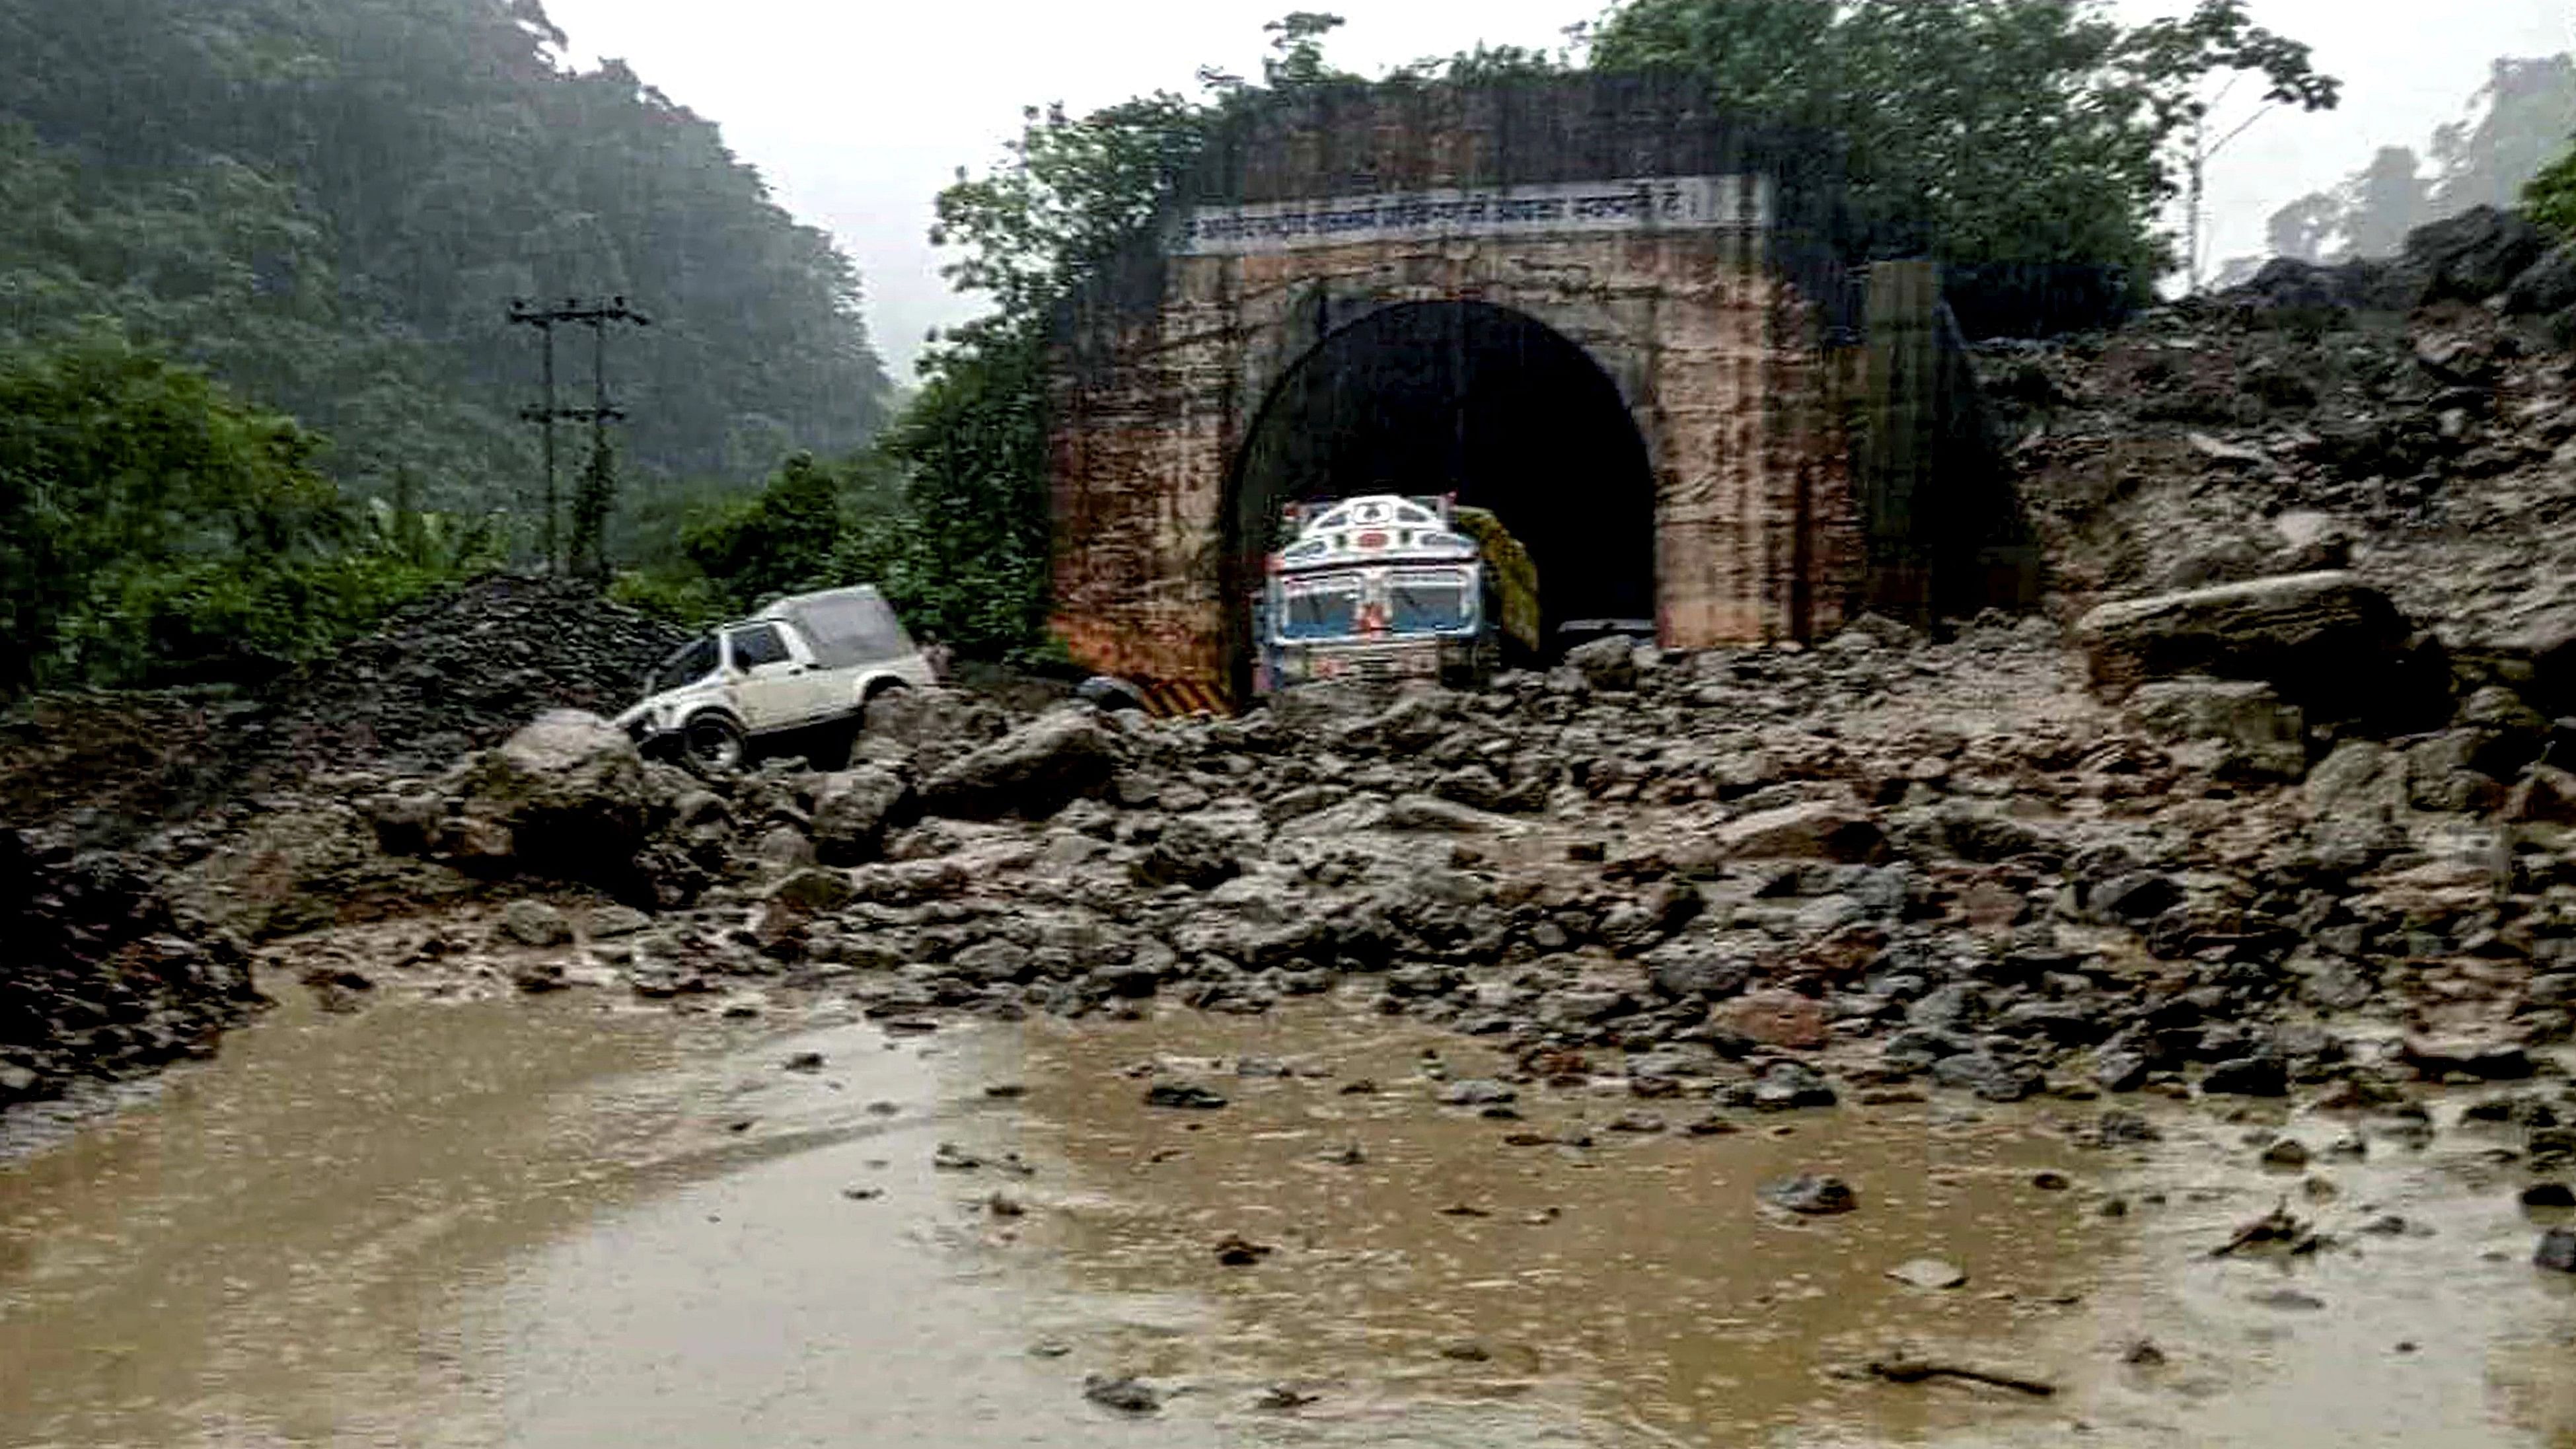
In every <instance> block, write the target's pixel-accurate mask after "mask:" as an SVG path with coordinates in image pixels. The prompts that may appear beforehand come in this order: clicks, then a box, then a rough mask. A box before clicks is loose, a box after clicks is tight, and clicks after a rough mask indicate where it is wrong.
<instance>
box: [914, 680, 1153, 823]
mask: <svg viewBox="0 0 2576 1449" xmlns="http://www.w3.org/2000/svg"><path fill="white" fill-rule="evenodd" d="M1117 768H1118V740H1117V737H1116V736H1114V735H1112V734H1111V733H1110V731H1109V727H1108V726H1107V725H1106V724H1104V723H1102V722H1101V718H1100V712H1099V711H1098V710H1096V709H1093V708H1092V707H1091V706H1089V705H1086V704H1076V705H1066V706H1064V707H1062V708H1059V709H1057V710H1054V711H1052V712H1051V713H1048V714H1045V715H1041V716H1039V717H1038V718H1037V719H1036V720H1034V721H1032V722H1030V723H1029V724H1027V725H1024V726H1022V727H1021V728H1019V729H1016V730H1014V731H1012V732H1011V733H1010V734H1008V735H1005V736H1003V737H1002V738H1001V739H998V740H996V741H994V742H993V743H991V744H989V745H986V746H984V747H983V748H981V749H978V750H975V751H974V752H972V753H970V754H968V755H966V756H964V757H963V758H961V759H958V760H957V761H955V762H954V763H952V764H950V765H949V766H947V767H946V768H945V769H942V770H941V771H939V772H938V773H937V774H935V775H933V776H931V777H930V779H929V781H928V782H927V783H925V784H924V785H923V786H922V788H921V801H922V807H923V808H924V809H925V810H927V811H928V812H929V813H931V814H933V815H947V816H953V817H956V818H959V819H968V820H989V819H992V818H994V817H996V816H1001V815H1009V814H1013V813H1017V814H1020V815H1023V816H1027V817H1030V818H1036V817H1038V816H1043V815H1052V814H1054V813H1055V812H1056V811H1058V810H1060V809H1063V808H1064V807H1065V806H1066V805H1068V804H1070V803H1072V802H1073V801H1074V800H1076V799H1078V798H1080V797H1082V796H1084V795H1089V794H1092V793H1094V792H1096V791H1098V790H1099V789H1100V788H1101V787H1102V786H1104V785H1106V784H1108V783H1109V777H1110V776H1111V774H1113V773H1114V772H1115V771H1116V770H1117Z"/></svg>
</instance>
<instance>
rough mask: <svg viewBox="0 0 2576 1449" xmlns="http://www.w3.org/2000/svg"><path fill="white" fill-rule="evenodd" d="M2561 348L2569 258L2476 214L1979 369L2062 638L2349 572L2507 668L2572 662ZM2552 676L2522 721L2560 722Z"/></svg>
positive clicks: (2568, 302) (2454, 645) (2573, 569)
mask: <svg viewBox="0 0 2576 1449" xmlns="http://www.w3.org/2000/svg"><path fill="white" fill-rule="evenodd" d="M2571 341H2576V249H2571V248H2569V247H2558V248H2555V249H2552V248H2551V247H2550V246H2549V245H2548V243H2547V242H2546V241H2545V240H2544V239H2543V238H2541V237H2540V235H2539V234H2538V233H2537V232H2535V231H2533V229H2532V228H2531V227H2530V225H2529V224H2528V223H2527V222H2525V221H2524V220H2523V219H2522V218H2520V217H2518V216H2515V215H2512V214H2510V213H2500V212H2495V211H2490V210H2479V211H2472V212H2469V213H2466V214H2464V215H2462V216H2459V217H2456V218H2452V219H2451V220H2448V221H2445V222H2442V223H2439V224H2437V225H2435V226H2432V227H2427V228H2424V229H2422V230H2420V231H2418V232H2417V233H2415V234H2414V235H2413V236H2412V237H2411V238H2409V241H2408V244H2407V250H2406V253H2405V255H2404V256H2403V257H2401V258H2399V259H2397V260H2395V261H2392V262H2356V263H2352V264H2350V265H2347V266H2343V267H2337V268H2322V267H2315V266H2309V265H2306V264H2303V263H2297V262H2287V261H2282V262H2275V263H2273V264H2272V265H2271V266H2270V267H2267V268H2266V269H2265V270H2264V271H2263V272H2262V273H2261V274H2260V275H2259V276H2257V277H2256V279H2255V280H2254V281H2253V282H2251V283H2249V284H2247V285H2246V286H2243V287H2240V288H2237V289H2235V290H2233V291H2229V292H2225V293H2222V294H2219V295H2216V296H2212V297H2206V298H2198V299H2193V300H2190V301H2187V302H2184V303H2180V304H2177V305H2174V306H2171V307H2166V308H2162V309H2159V310H2157V311H2153V312H2150V313H2148V314H2146V315H2145V316H2143V317H2142V318H2140V319H2139V320H2138V321H2137V322H2136V323H2134V324H2132V325H2131V326H2129V327H2126V328H2124V329H2122V330H2120V331H2118V332H2115V333H2111V334H2107V335H2093V336H2085V337H2077V338H2072V339H2065V340H2060V341H2051V342H2038V343H2031V342H2003V343H1991V344H1986V345H1983V346H1981V347H1980V348H1979V349H1978V354H1979V356H1978V363H1979V372H1980V375H1981V378H1982V379H1983V381H1984V383H1985V386H1986V390H1987V392H1988V394H1989V396H1990V398H1991V399H1992V400H1993V401H1994V403H1995V405H1996V409H1997V412H1998V414H1999V420H2000V423H2001V425H2002V427H2003V428H2004V430H2005V443H2006V447H2007V449H2008V452H2009V454H2010V456H2011V457H2012V459H2013V461H2014V463H2015V465H2016V467H2017V471H2018V474H2019V483H2020V487H2021V490H2022V494H2023V500H2024V503H2025V505H2026V506H2027V507H2028V509H2029V510H2030V512H2031V515H2032V517H2033V519H2034V521H2035V522H2036V524H2037V525H2038V528H2039V531H2040V533H2041V536H2042V539H2043V542H2044V543H2045V545H2046V547H2047V552H2048V555H2049V558H2050V562H2051V566H2052V571H2053V582H2054V584H2055V586H2056V588H2057V589H2058V590H2059V592H2060V594H2061V596H2062V599H2063V601H2064V604H2065V610H2066V616H2067V617H2068V618H2070V619H2071V618H2072V617H2073V615H2074V614H2075V613H2077V612H2080V611H2081V610H2082V609H2084V608H2089V607H2091V606H2092V605H2093V604H2095V603H2098V602H2101V601H2105V600H2111V599H2117V598H2123V597H2129V596H2135V595H2139V594H2150V593H2160V592H2171V591H2181V590H2190V589H2199V588H2204V587H2208V586H2212V585H2221V584H2237V583H2244V582H2247V581H2250V580H2254V579H2258V578H2264V577H2267V576H2274V575H2285V574H2302V573H2311V572H2317V571H2322V570H2347V569H2348V570H2350V571H2351V572H2352V573H2354V574H2356V575H2358V576H2359V578H2360V579H2361V581H2362V582H2363V583H2365V584H2366V585H2368V586H2370V587H2372V588H2375V589H2377V590H2380V591H2383V592H2385V593H2386V595H2387V596H2388V597H2389V598H2390V599H2391V600H2392V601H2393V602H2394V603H2395V604H2396V606H2397V608H2398V610H2399V612H2400V613H2401V614H2402V615H2403V616H2404V617H2405V618H2407V619H2408V620H2411V621H2412V622H2413V623H2414V624H2415V625H2416V626H2418V627H2420V628H2423V629H2426V630H2429V631H2431V633H2432V634H2433V635H2435V636H2437V637H2438V638H2439V640H2440V641H2441V642H2442V644H2443V645H2445V646H2446V647H2447V649H2448V651H2449V652H2450V654H2451V655H2452V656H2453V657H2454V658H2455V659H2461V660H2467V661H2480V660H2494V661H2510V662H2509V663H2508V664H2505V665H2503V666H2501V667H2509V668H2520V669H2523V670H2526V671H2527V670H2528V668H2529V667H2530V661H2531V660H2533V659H2534V658H2535V657H2536V656H2546V655H2549V654H2550V653H2551V652H2552V651H2553V650H2555V651H2561V652H2564V653H2569V654H2570V655H2571V657H2570V658H2568V659H2566V660H2564V661H2562V663H2564V664H2576V651H2568V650H2567V649H2566V646H2567V644H2568V643H2569V641H2570V640H2576V356H2571V355H2570V353H2569V351H2568V344H2569V343H2570V342H2571ZM2356 622H2358V621H2356ZM2551 672H2553V673H2554V674H2556V675H2557V676H2559V677H2557V678H2556V679H2554V680H2553V681H2552V682H2551V685H2550V697H2549V698H2548V699H2547V700H2546V701H2545V702H2543V701H2535V703H2536V704H2539V705H2540V707H2542V708H2544V709H2546V710H2549V711H2551V712H2553V713H2569V712H2576V693H2571V692H2570V689H2571V686H2576V677H2571V676H2576V670H2570V669H2565V668H2562V667H2555V666H2553V667H2552V668H2551ZM2526 677H2527V676H2526Z"/></svg>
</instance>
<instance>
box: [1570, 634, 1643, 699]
mask: <svg viewBox="0 0 2576 1449" xmlns="http://www.w3.org/2000/svg"><path fill="white" fill-rule="evenodd" d="M1565 662H1566V664H1567V665H1568V666H1569V667H1570V668H1572V669H1573V670H1574V672H1575V673H1577V674H1579V675H1581V676H1582V677H1583V682H1584V683H1585V684H1587V685H1589V686H1591V687H1592V688H1594V689H1596V690H1608V691H1620V690H1629V689H1634V688H1636V687H1637V641H1636V640H1634V639H1631V638H1629V637H1628V636H1626V635H1624V634H1614V635H1612V636H1610V637H1609V638H1607V639H1595V640H1593V641H1591V642H1590V643H1588V644H1579V645H1576V646H1575V647H1574V648H1572V649H1569V650H1567V651H1566V655H1565Z"/></svg>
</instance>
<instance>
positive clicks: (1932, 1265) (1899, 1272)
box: [1887, 1258, 1968, 1288]
mask: <svg viewBox="0 0 2576 1449" xmlns="http://www.w3.org/2000/svg"><path fill="white" fill-rule="evenodd" d="M1887 1276H1888V1277H1890V1278H1893V1279H1895V1280H1896V1281H1897V1282H1899V1283H1903V1284H1905V1285H1907V1286H1908V1287H1913V1288H1958V1287H1963V1286H1965V1285H1966V1283H1967V1281H1968V1272H1967V1270H1966V1269H1964V1268H1962V1267H1960V1266H1959V1265H1958V1264H1956V1263H1945V1262H1942V1261H1941V1260H1940V1259H1938V1258H1913V1259H1909V1260H1907V1261H1905V1262H1902V1263H1899V1264H1897V1265H1896V1266H1895V1267H1893V1268H1890V1269H1888V1270H1887Z"/></svg>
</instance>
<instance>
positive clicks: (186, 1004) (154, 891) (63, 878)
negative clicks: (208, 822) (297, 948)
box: [0, 830, 261, 1107]
mask: <svg viewBox="0 0 2576 1449" xmlns="http://www.w3.org/2000/svg"><path fill="white" fill-rule="evenodd" d="M0 940H5V941H6V943H7V945H6V947H5V953H6V957H7V962H6V966H5V969H0V1107H5V1106H8V1105H10V1104H12V1103H16V1102H21V1101H31V1100H38V1099H43V1098H49V1097H54V1096H58V1095H60V1094H61V1092H62V1091H63V1090H64V1088H65V1087H67V1086H68V1085H69V1084H70V1083H72V1082H73V1081H75V1080H77V1079H80V1078H84V1077H108V1078H114V1077H125V1076H132V1075H135V1074H137V1073H140V1072H144V1071H148V1070H150V1069H152V1068H154V1067H159V1066H162V1065H165V1064H167V1063H169V1062H172V1061H176V1060H179V1059H181V1058H183V1057H191V1056H203V1055H206V1054H207V1053H209V1052H211V1051H213V1049H214V1042H215V1038H216V1035H217V1034H218V1033H219V1032H220V1031H221V1030H222V1029H223V1028H225V1027H227V1026H231V1025H235V1024H237V1023H239V1022H240V1021H242V1020H244V1019H245V1018H247V1017H248V1016H249V1015H250V1014H251V1013H252V1012H253V1011H254V1010H256V1009H257V1008H258V1006H259V1005H260V1004H261V1000H260V997H259V994H258V993H257V992H256V991H255V990H253V988H252V986H251V981H250V971H249V960H248V957H247V956H246V955H245V953H244V952H243V951H242V949H241V947H240V946H239V945H238V944H237V943H235V942H233V941H231V940H230V939H228V938H226V937H225V936H223V935H222V934H221V933H218V932H214V931H210V930H208V929H206V928H205V926H204V924H203V923H202V922H198V921H193V920H190V919H187V918H186V917H185V916H183V915H182V914H181V913H179V912H177V911H175V910H173V908H172V907H171V905H170V903H169V901H168V900H167V899H166V898H165V897H164V896H163V894H162V893H161V891H160V889H159V887H158V885H157V883H156V882H155V880H154V878H153V875H152V873H151V871H150V870H149V869H148V868H147V867H145V866H144V865H143V863H141V862H139V861H135V860H131V859H128V858H124V857H119V856H114V855H108V854H104V853H95V852H94V853H90V854H85V855H78V856H75V855H74V853H73V852H72V851H71V850H70V849H69V848H67V847H62V846H47V845H45V844H42V843H40V842H38V841H37V840H35V839H33V838H31V837H29V836H27V835H26V834H24V833H22V832H19V831H14V830H0Z"/></svg>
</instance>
